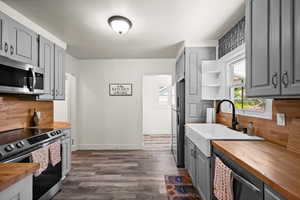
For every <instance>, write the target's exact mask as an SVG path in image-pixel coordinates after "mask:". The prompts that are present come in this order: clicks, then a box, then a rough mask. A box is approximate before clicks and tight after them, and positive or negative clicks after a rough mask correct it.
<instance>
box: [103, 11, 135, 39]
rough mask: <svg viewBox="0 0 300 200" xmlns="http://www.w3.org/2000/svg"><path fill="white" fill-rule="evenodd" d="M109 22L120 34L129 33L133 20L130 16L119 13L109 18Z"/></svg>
mask: <svg viewBox="0 0 300 200" xmlns="http://www.w3.org/2000/svg"><path fill="white" fill-rule="evenodd" d="M107 22H108V24H109V26H110V27H111V28H112V29H113V30H114V31H115V32H117V33H119V34H120V35H122V34H125V33H127V32H128V31H129V29H130V28H131V27H132V22H131V21H130V20H129V19H128V18H126V17H122V16H119V15H115V16H112V17H110V18H108V20H107Z"/></svg>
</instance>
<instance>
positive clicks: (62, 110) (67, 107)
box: [54, 73, 77, 151]
mask: <svg viewBox="0 0 300 200" xmlns="http://www.w3.org/2000/svg"><path fill="white" fill-rule="evenodd" d="M65 76H66V78H65V100H59V101H54V121H63V122H69V123H71V124H72V135H71V138H72V151H76V150H77V134H76V131H77V126H76V125H77V124H76V99H77V98H76V96H77V94H76V77H75V76H74V75H72V74H70V73H66V75H65Z"/></svg>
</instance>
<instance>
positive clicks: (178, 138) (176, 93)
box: [171, 79, 185, 168]
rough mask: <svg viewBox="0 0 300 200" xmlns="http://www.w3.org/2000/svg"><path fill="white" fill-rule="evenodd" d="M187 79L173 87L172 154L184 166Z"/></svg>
mask: <svg viewBox="0 0 300 200" xmlns="http://www.w3.org/2000/svg"><path fill="white" fill-rule="evenodd" d="M184 91H185V80H184V79H182V80H181V81H179V82H177V83H176V85H175V86H173V88H172V147H171V150H172V154H173V156H174V159H175V161H176V165H177V167H180V168H181V167H184V124H185V119H184V116H185V109H184V106H185V102H184V98H185V94H184Z"/></svg>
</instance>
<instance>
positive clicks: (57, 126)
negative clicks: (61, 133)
mask: <svg viewBox="0 0 300 200" xmlns="http://www.w3.org/2000/svg"><path fill="white" fill-rule="evenodd" d="M29 128H53V129H61V128H71V124H70V123H69V122H53V123H51V124H42V125H39V126H33V127H29Z"/></svg>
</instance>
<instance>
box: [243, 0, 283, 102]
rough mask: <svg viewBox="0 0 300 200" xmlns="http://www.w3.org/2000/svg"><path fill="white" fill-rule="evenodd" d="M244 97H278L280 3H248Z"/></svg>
mask: <svg viewBox="0 0 300 200" xmlns="http://www.w3.org/2000/svg"><path fill="white" fill-rule="evenodd" d="M246 3H247V6H246V61H247V62H246V65H247V73H246V75H247V77H246V81H247V90H246V91H247V96H249V97H251V96H274V95H279V94H280V81H279V80H280V0H272V1H269V0H248V1H247V2H246Z"/></svg>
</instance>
